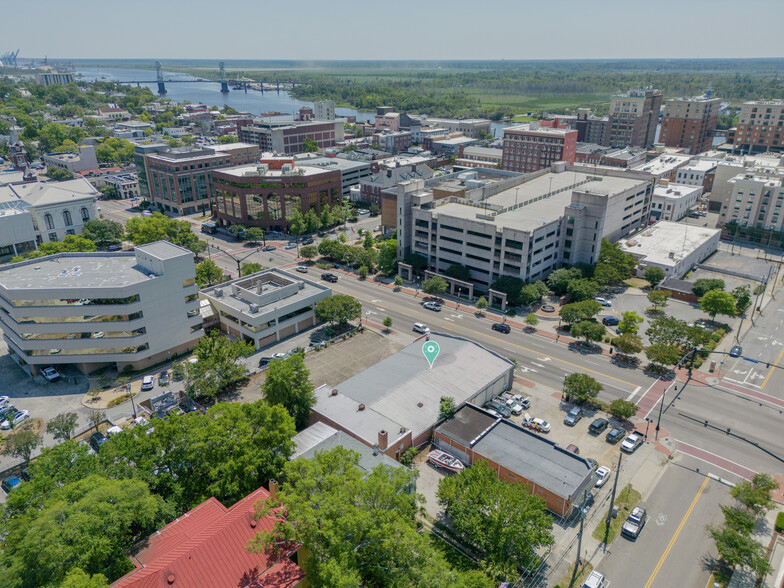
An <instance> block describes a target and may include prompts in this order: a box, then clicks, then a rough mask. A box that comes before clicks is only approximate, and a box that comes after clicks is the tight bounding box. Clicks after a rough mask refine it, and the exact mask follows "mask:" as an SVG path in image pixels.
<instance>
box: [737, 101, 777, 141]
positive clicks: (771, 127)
mask: <svg viewBox="0 0 784 588" xmlns="http://www.w3.org/2000/svg"><path fill="white" fill-rule="evenodd" d="M782 127H784V101H782V100H755V101H752V102H744V103H743V106H742V107H741V109H740V114H739V115H738V126H737V127H736V128H735V129H733V130H734V133H732V134H731V135H730V136H732V137H733V144H734V145H735V148H736V149H738V150H740V151H741V152H746V153H763V152H765V151H777V152H781V151H782V147H784V134H783V133H782Z"/></svg>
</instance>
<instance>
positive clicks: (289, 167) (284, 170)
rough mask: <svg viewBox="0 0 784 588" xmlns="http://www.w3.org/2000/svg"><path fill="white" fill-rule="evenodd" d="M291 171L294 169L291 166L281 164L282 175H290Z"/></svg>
mask: <svg viewBox="0 0 784 588" xmlns="http://www.w3.org/2000/svg"><path fill="white" fill-rule="evenodd" d="M293 169H294V166H293V165H291V164H290V163H284V164H283V168H282V170H283V173H284V174H285V173H291V170H293Z"/></svg>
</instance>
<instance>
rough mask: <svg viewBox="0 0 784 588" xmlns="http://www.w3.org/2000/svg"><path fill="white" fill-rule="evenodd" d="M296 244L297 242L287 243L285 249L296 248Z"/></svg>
mask: <svg viewBox="0 0 784 588" xmlns="http://www.w3.org/2000/svg"><path fill="white" fill-rule="evenodd" d="M296 246H297V244H296V243H286V246H285V247H284V248H283V249H294V248H296Z"/></svg>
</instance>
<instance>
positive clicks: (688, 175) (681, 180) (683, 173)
mask: <svg viewBox="0 0 784 588" xmlns="http://www.w3.org/2000/svg"><path fill="white" fill-rule="evenodd" d="M719 161H720V160H716V159H695V160H692V161H690V162H689V163H687V164H686V165H684V166H683V167H681V168H678V172H677V174H676V175H675V183H676V184H683V185H686V186H701V187H702V191H703V193H704V192H710V190H711V188H710V186H712V182H711V180H710V178H709V176H710V174H711V172H713V171H714V170H715V169H716V166H717V165H718V164H719Z"/></svg>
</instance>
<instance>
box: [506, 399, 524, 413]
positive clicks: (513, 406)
mask: <svg viewBox="0 0 784 588" xmlns="http://www.w3.org/2000/svg"><path fill="white" fill-rule="evenodd" d="M504 404H506V407H507V408H508V409H509V410H510V411H511V412H512V414H515V415H516V414H523V411H524V410H525V407H524V406H523V405H522V404H520V403H518V402H517V400H515V399H514V398H507V399H505V401H504Z"/></svg>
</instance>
